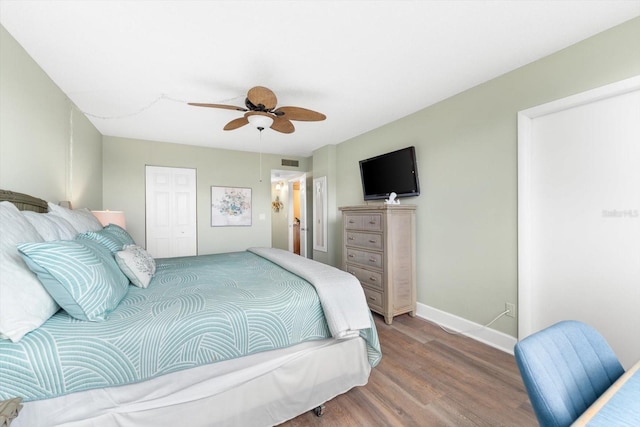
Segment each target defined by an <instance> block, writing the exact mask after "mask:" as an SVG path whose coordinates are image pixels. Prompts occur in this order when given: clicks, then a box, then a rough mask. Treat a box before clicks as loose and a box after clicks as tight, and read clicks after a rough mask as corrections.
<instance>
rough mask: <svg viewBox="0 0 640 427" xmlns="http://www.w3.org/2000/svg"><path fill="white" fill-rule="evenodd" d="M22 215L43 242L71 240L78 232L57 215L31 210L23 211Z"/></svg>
mask: <svg viewBox="0 0 640 427" xmlns="http://www.w3.org/2000/svg"><path fill="white" fill-rule="evenodd" d="M22 215H23V216H24V217H25V218H27V221H29V222H30V223H31V225H33V227H34V228H35V229H36V231H37V232H38V233H39V234H40V236H42V238H43V239H44V241H45V242H51V241H53V240H71V239H73V238H74V237H75V235H76V234H78V233H77V231H76V229H75V228H73V226H72V225H71V224H70V223H69V221H67V220H66V219H64V218H62V217H59V216H57V215H54V214H51V213H46V214H42V213H37V212H33V211H23V212H22Z"/></svg>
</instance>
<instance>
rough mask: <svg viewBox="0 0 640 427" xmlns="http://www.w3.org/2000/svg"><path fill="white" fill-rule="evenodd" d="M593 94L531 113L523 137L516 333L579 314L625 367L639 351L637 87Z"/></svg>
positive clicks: (639, 126) (522, 334) (639, 129)
mask: <svg viewBox="0 0 640 427" xmlns="http://www.w3.org/2000/svg"><path fill="white" fill-rule="evenodd" d="M614 88H615V87H614ZM595 95H596V96H595V97H594V98H593V99H586V98H585V99H580V98H578V101H579V102H578V103H577V104H576V103H571V102H569V103H568V104H567V105H564V106H562V105H561V106H560V108H559V109H557V110H556V111H546V110H545V109H546V108H548V107H544V108H542V109H541V110H539V111H537V112H534V113H533V114H530V115H529V119H528V124H527V126H526V127H527V129H526V130H527V134H528V137H527V138H524V139H523V138H521V139H522V140H521V141H520V146H519V151H520V153H519V155H520V163H519V168H520V171H519V179H520V183H519V191H520V196H519V198H520V202H519V216H520V219H519V223H520V225H519V240H520V242H519V252H520V253H519V264H520V265H519V303H520V317H519V338H520V339H522V338H524V337H525V336H527V335H528V334H530V333H533V332H535V331H537V330H540V329H542V328H544V327H546V326H548V325H550V324H552V323H555V322H558V321H560V320H564V319H577V320H581V321H584V322H586V323H588V324H590V325H591V326H593V327H595V328H596V329H598V330H599V331H600V332H601V333H602V334H603V335H604V336H605V338H606V339H607V340H608V341H609V343H610V344H611V346H612V347H613V349H614V351H615V352H616V353H617V355H618V357H619V358H620V360H621V362H622V363H623V365H626V366H627V367H629V366H630V365H631V364H632V363H633V362H635V361H636V360H637V359H638V357H640V341H639V340H638V339H637V337H638V333H637V331H636V328H637V325H640V91H639V90H631V91H627V92H624V91H623V93H616V91H615V90H614V92H613V93H612V94H611V95H610V96H607V95H606V94H605V93H604V92H596V93H595ZM521 130H522V129H521ZM520 136H521V137H522V136H523V135H522V134H521V135H520Z"/></svg>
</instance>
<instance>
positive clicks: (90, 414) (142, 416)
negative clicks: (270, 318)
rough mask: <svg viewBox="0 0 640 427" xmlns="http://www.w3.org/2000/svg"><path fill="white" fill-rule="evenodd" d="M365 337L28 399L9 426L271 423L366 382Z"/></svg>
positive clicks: (196, 426) (309, 344)
mask: <svg viewBox="0 0 640 427" xmlns="http://www.w3.org/2000/svg"><path fill="white" fill-rule="evenodd" d="M370 372H371V366H370V365H369V362H368V360H367V348H366V344H365V342H364V340H363V339H362V338H359V337H358V338H353V339H348V340H335V339H327V340H322V341H315V342H307V343H303V344H299V345H296V346H293V347H290V348H286V349H282V350H275V351H269V352H264V353H259V354H255V355H251V356H247V357H243V358H241V359H235V360H229V361H225V362H220V363H214V364H210V365H205V366H200V367H198V368H193V369H189V370H185V371H180V372H175V373H172V374H167V375H164V376H162V377H158V378H154V379H152V380H149V381H144V382H141V383H138V384H129V385H125V386H119V387H109V388H103V389H96V390H88V391H83V392H78V393H73V394H69V395H65V396H61V397H57V398H54V399H47V400H38V401H33V402H26V403H25V404H24V408H23V409H22V411H21V412H20V415H19V416H18V417H17V418H16V419H15V420H14V422H13V423H12V424H11V426H12V427H40V426H42V427H45V426H46V427H52V426H65V427H81V426H82V427H86V426H95V427H110V426H118V427H129V426H131V427H147V426H148V427H159V426H160V427H161V426H190V427H199V426H202V427H211V426H218V425H220V426H243V427H244V426H273V425H276V424H280V423H282V422H284V421H287V420H289V419H291V418H294V417H296V416H297V415H299V414H302V413H304V412H306V411H308V410H311V409H313V408H315V407H316V406H319V405H321V404H323V403H324V402H326V401H328V400H330V399H332V398H334V397H335V396H337V395H339V394H342V393H344V392H346V391H348V390H349V389H351V388H353V387H355V386H360V385H364V384H366V383H367V380H368V378H369V374H370Z"/></svg>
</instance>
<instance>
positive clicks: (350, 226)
mask: <svg viewBox="0 0 640 427" xmlns="http://www.w3.org/2000/svg"><path fill="white" fill-rule="evenodd" d="M344 227H345V228H346V229H347V230H364V231H382V214H368V215H366V214H365V215H358V214H351V215H345V218H344Z"/></svg>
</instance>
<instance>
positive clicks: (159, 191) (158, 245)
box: [146, 166, 198, 258]
mask: <svg viewBox="0 0 640 427" xmlns="http://www.w3.org/2000/svg"><path fill="white" fill-rule="evenodd" d="M146 225H147V251H148V252H149V253H150V254H151V255H152V256H153V257H154V258H171V257H178V256H191V255H196V254H197V251H198V250H197V247H198V246H197V227H196V226H197V222H196V170H195V169H183V168H169V167H159V166H147V167H146Z"/></svg>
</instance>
